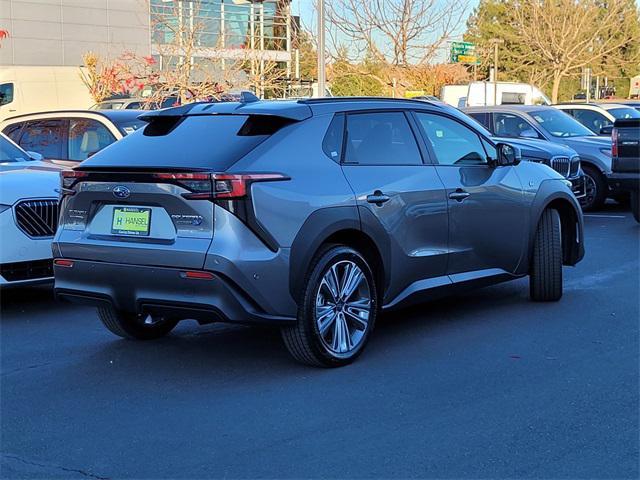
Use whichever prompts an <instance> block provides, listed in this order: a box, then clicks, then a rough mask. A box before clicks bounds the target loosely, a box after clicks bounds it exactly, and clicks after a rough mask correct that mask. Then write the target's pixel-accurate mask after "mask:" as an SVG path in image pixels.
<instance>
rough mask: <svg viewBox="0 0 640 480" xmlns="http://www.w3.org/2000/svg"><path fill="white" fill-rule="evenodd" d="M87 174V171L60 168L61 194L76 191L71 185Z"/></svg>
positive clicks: (70, 193)
mask: <svg viewBox="0 0 640 480" xmlns="http://www.w3.org/2000/svg"><path fill="white" fill-rule="evenodd" d="M88 175H89V174H88V173H87V172H79V171H77V170H62V171H61V172H60V191H61V193H62V195H74V194H75V193H76V192H75V190H73V186H74V185H75V184H76V183H78V182H79V181H80V180H81V179H83V178H85V177H87V176H88Z"/></svg>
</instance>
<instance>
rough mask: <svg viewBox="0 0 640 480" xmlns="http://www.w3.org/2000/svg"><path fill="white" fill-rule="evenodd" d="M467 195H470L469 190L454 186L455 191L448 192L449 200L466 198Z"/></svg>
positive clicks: (459, 200)
mask: <svg viewBox="0 0 640 480" xmlns="http://www.w3.org/2000/svg"><path fill="white" fill-rule="evenodd" d="M469 195H471V194H470V193H469V192H465V191H464V190H462V189H461V188H456V191H455V192H451V193H450V194H449V198H450V199H451V200H457V201H458V202H461V201H463V200H464V199H465V198H467V197H468V196H469Z"/></svg>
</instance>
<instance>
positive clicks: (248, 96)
mask: <svg viewBox="0 0 640 480" xmlns="http://www.w3.org/2000/svg"><path fill="white" fill-rule="evenodd" d="M259 101H260V99H259V98H258V97H256V96H255V95H254V94H253V93H251V92H249V91H247V90H243V91H240V92H229V93H225V94H223V95H222V96H221V97H220V100H218V101H215V100H214V101H211V102H192V103H187V104H185V105H180V106H179V107H170V108H163V109H160V110H151V111H149V112H145V113H143V114H142V115H140V116H139V117H138V118H139V119H140V120H144V121H145V122H150V121H152V120H153V119H154V118H158V117H182V116H184V115H187V114H189V112H191V110H193V109H194V108H195V107H197V106H198V105H209V104H212V103H213V104H215V103H230V102H235V103H239V104H240V106H242V105H246V104H249V103H254V102H259Z"/></svg>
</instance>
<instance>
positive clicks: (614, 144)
mask: <svg viewBox="0 0 640 480" xmlns="http://www.w3.org/2000/svg"><path fill="white" fill-rule="evenodd" d="M617 156H618V129H617V128H615V127H614V128H613V130H612V131H611V157H612V158H615V157H617Z"/></svg>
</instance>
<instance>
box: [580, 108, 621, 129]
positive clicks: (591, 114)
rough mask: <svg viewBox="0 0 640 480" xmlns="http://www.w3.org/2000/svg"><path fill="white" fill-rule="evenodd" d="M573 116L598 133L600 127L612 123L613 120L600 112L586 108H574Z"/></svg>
mask: <svg viewBox="0 0 640 480" xmlns="http://www.w3.org/2000/svg"><path fill="white" fill-rule="evenodd" d="M573 117H574V118H575V119H576V120H578V121H579V122H580V123H581V124H583V125H584V126H585V127H587V128H588V129H589V130H591V131H592V132H594V133H600V129H601V128H602V127H607V126H609V125H613V122H611V121H610V120H609V119H608V118H607V117H605V116H604V115H603V114H602V113H600V112H596V111H594V110H587V109H586V108H585V109H583V108H576V109H575V110H574V111H573Z"/></svg>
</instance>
